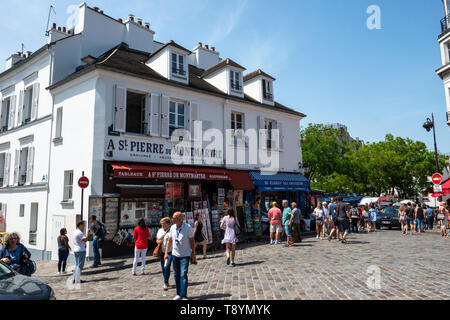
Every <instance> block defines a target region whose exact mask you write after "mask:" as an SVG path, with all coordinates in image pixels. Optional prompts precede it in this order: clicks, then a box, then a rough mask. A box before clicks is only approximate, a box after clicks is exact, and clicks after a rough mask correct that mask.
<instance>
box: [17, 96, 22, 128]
mask: <svg viewBox="0 0 450 320" xmlns="http://www.w3.org/2000/svg"><path fill="white" fill-rule="evenodd" d="M23 95H24V92H23V90H20V93H19V103H18V105H17V126H21V125H22V117H23V108H24V103H23V100H24V99H23Z"/></svg>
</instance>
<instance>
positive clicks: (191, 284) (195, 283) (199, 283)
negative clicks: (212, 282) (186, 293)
mask: <svg viewBox="0 0 450 320" xmlns="http://www.w3.org/2000/svg"><path fill="white" fill-rule="evenodd" d="M205 283H208V282H207V281H203V282H189V287H193V286H199V285H201V284H205Z"/></svg>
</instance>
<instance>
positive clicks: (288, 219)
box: [283, 200, 294, 247]
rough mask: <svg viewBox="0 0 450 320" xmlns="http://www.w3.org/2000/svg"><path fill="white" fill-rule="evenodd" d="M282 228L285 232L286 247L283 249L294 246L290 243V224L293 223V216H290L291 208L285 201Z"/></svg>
mask: <svg viewBox="0 0 450 320" xmlns="http://www.w3.org/2000/svg"><path fill="white" fill-rule="evenodd" d="M283 208H284V209H283V226H284V230H285V232H286V245H285V247H290V246H292V245H294V242H293V241H292V222H293V221H294V215H293V214H292V210H291V208H289V204H288V201H287V200H283Z"/></svg>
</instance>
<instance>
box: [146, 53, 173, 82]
mask: <svg viewBox="0 0 450 320" xmlns="http://www.w3.org/2000/svg"><path fill="white" fill-rule="evenodd" d="M146 64H147V65H148V66H149V67H150V68H152V69H153V70H154V71H156V72H158V73H159V74H160V75H161V76H163V77H164V78H169V50H168V49H167V48H165V49H164V50H162V51H160V52H158V54H156V55H155V56H154V57H152V58H151V59H150V60H149V61H147V63H146Z"/></svg>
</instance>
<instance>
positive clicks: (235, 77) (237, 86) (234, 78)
mask: <svg viewBox="0 0 450 320" xmlns="http://www.w3.org/2000/svg"><path fill="white" fill-rule="evenodd" d="M230 86H231V89H232V90H235V91H242V86H241V73H240V72H236V71H231V70H230Z"/></svg>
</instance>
